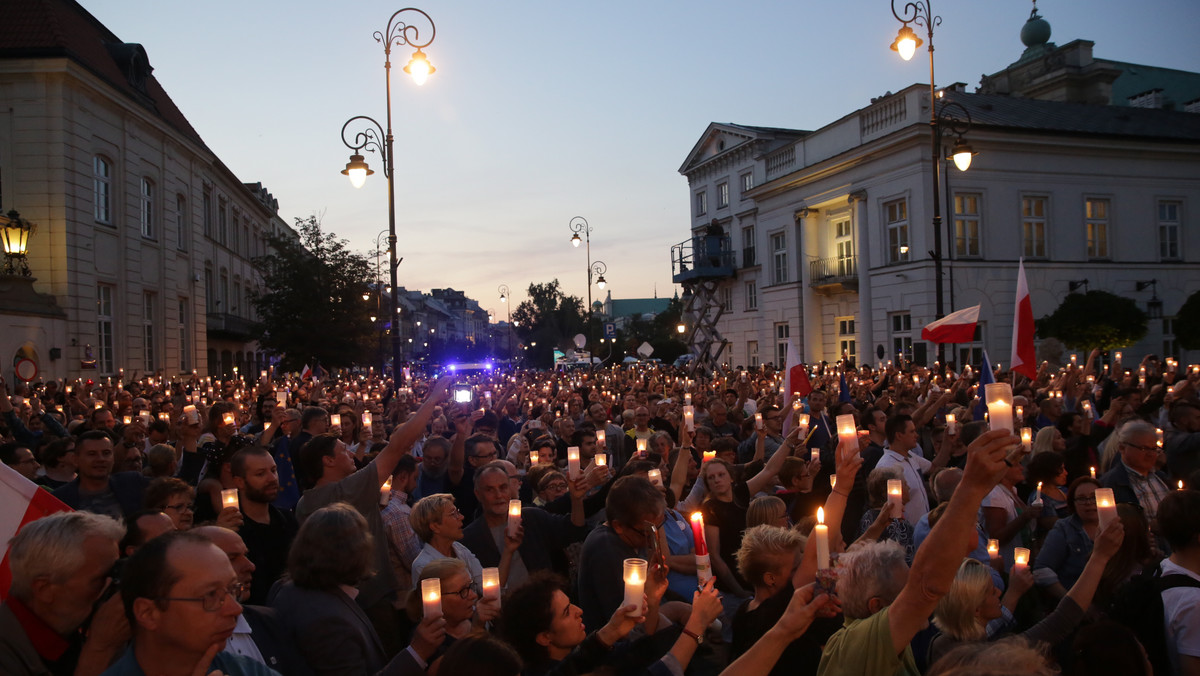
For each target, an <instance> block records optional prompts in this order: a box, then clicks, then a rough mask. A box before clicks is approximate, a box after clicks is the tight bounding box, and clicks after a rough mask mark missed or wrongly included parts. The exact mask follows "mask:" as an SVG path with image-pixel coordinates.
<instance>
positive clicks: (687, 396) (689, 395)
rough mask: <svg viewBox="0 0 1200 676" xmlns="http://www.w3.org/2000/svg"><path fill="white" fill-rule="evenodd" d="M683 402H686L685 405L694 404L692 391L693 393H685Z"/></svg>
mask: <svg viewBox="0 0 1200 676" xmlns="http://www.w3.org/2000/svg"><path fill="white" fill-rule="evenodd" d="M683 403H684V405H685V406H691V405H692V393H691V392H685V393H684V395H683Z"/></svg>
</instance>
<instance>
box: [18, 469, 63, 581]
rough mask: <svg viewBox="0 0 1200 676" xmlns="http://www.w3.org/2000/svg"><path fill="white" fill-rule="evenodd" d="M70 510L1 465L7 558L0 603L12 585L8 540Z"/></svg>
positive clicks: (35, 485)
mask: <svg viewBox="0 0 1200 676" xmlns="http://www.w3.org/2000/svg"><path fill="white" fill-rule="evenodd" d="M69 511H71V508H70V507H68V506H66V505H64V504H63V503H62V502H61V501H60V500H59V499H58V498H56V497H54V496H53V495H50V492H49V491H45V490H42V489H41V487H39V486H38V485H37V484H35V483H33V482H32V481H30V480H29V479H26V478H25V477H23V476H21V474H20V473H19V472H17V470H15V469H13V468H11V467H9V466H8V465H6V464H4V463H0V543H3V544H4V559H3V561H0V601H3V600H4V598H6V597H7V596H8V587H9V585H11V584H12V571H11V570H9V567H8V542H9V540H12V538H13V536H15V535H16V534H17V531H19V530H21V528H22V527H23V526H24V525H25V524H27V523H29V522H30V521H36V520H38V519H40V518H42V517H43V516H49V515H51V514H54V513H55V512H69Z"/></svg>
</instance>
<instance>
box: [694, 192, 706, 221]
mask: <svg viewBox="0 0 1200 676" xmlns="http://www.w3.org/2000/svg"><path fill="white" fill-rule="evenodd" d="M707 213H708V193H706V192H703V191H701V192H698V193H696V215H697V216H703V215H704V214H707Z"/></svg>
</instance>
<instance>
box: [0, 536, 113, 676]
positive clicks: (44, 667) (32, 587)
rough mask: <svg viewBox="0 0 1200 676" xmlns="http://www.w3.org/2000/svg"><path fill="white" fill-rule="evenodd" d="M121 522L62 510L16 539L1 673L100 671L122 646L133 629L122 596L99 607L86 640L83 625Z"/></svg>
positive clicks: (4, 610)
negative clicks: (125, 617)
mask: <svg viewBox="0 0 1200 676" xmlns="http://www.w3.org/2000/svg"><path fill="white" fill-rule="evenodd" d="M124 533H125V529H124V528H123V527H122V526H121V524H119V523H117V522H116V521H114V520H113V519H111V518H109V517H107V516H101V515H99V514H92V513H90V512H62V513H58V514H52V515H50V516H47V517H44V518H42V519H38V520H37V521H34V522H32V523H29V524H27V525H26V526H25V527H24V528H22V529H21V532H20V533H18V534H17V536H16V537H15V538H13V540H12V547H11V549H10V550H9V554H8V560H9V565H10V566H11V568H12V587H11V588H10V589H9V595H8V598H7V599H6V600H5V601H4V604H3V605H0V674H5V675H6V676H35V675H36V676H49V675H50V674H60V673H66V674H70V673H73V672H74V671H75V669H76V667H77V665H78V667H79V668H80V670H81V672H82V671H87V672H90V673H96V672H98V671H100V670H101V669H103V668H104V667H105V666H106V665H107V664H108V663H109V662H111V661H112V659H113V658H114V657H115V656H116V655H117V653H118V652H119V651H120V649H121V646H122V645H123V644H124V642H125V640H126V639H127V633H128V629H127V627H125V625H124V622H123V621H122V620H121V607H120V602H119V600H117V599H111V600H110V601H109V602H107V603H105V604H102V605H101V608H100V610H99V611H98V612H97V613H96V617H95V620H94V621H93V622H92V627H93V630H92V631H91V632H90V633H89V635H88V637H87V639H86V641H85V640H84V638H83V634H82V633H81V632H79V631H78V629H79V627H80V626H81V625H83V623H84V622H86V621H87V619H88V617H89V616H90V615H91V614H92V606H93V605H94V604H95V603H96V601H97V600H98V599H99V598H100V597H101V595H102V594H103V593H104V591H105V589H106V588H107V587H108V584H109V582H110V578H109V571H111V570H112V567H113V564H115V563H116V562H117V545H118V543H119V542H120V541H121V537H122V536H123V535H124Z"/></svg>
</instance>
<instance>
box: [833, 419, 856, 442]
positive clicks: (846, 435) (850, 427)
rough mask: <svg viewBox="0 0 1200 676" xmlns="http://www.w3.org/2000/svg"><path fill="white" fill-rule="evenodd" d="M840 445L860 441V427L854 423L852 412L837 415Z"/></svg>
mask: <svg viewBox="0 0 1200 676" xmlns="http://www.w3.org/2000/svg"><path fill="white" fill-rule="evenodd" d="M837 431H838V445H839V446H840V445H841V444H845V443H850V442H854V443H856V444H857V443H858V427H857V426H856V425H855V424H854V416H853V415H850V414H846V415H839V416H838V417H837Z"/></svg>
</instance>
